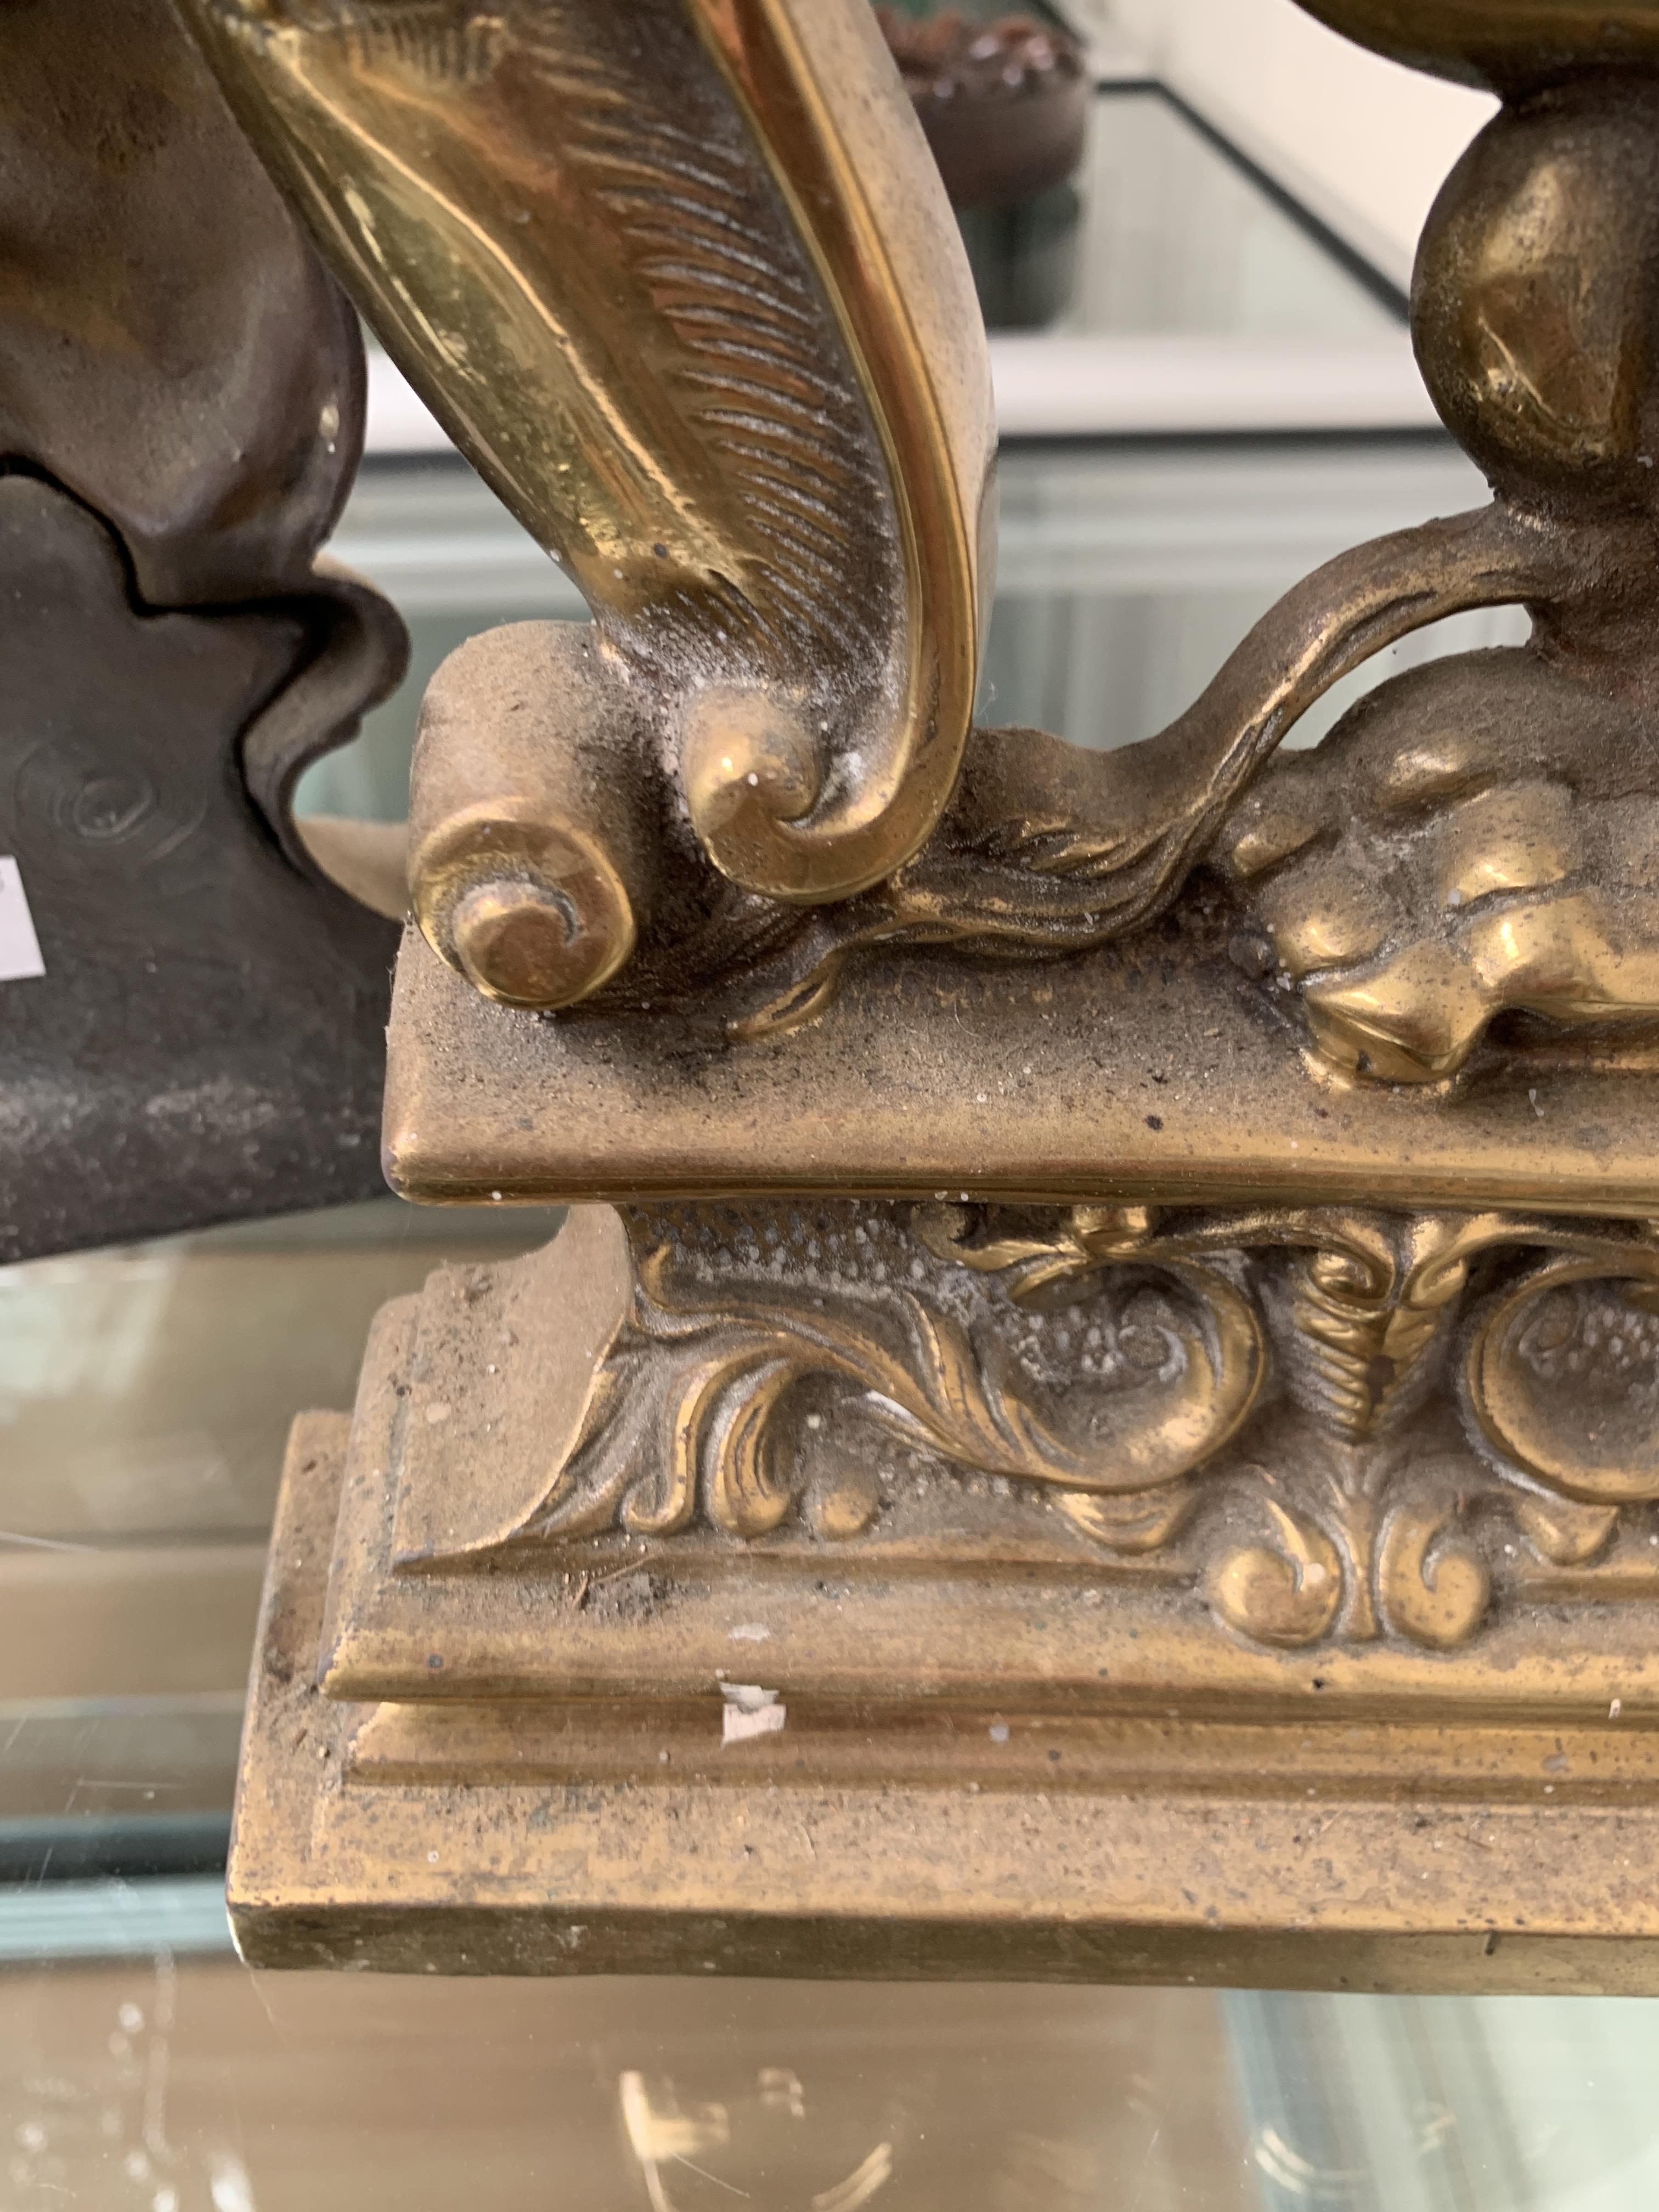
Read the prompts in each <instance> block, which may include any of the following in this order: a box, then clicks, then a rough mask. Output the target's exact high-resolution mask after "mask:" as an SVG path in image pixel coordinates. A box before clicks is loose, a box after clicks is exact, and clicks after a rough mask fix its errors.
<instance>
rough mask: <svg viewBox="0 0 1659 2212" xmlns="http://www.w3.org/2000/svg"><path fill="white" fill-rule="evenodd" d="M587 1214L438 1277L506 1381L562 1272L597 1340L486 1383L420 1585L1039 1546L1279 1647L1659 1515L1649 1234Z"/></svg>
mask: <svg viewBox="0 0 1659 2212" xmlns="http://www.w3.org/2000/svg"><path fill="white" fill-rule="evenodd" d="M565 1235H566V1237H567V1238H568V1239H570V1240H571V1243H570V1245H569V1247H568V1249H567V1250H566V1251H565V1254H564V1255H563V1259H562V1261H561V1260H560V1257H559V1255H560V1249H561V1248H560V1245H559V1244H558V1243H556V1244H555V1245H554V1246H552V1247H550V1248H549V1251H548V1252H547V1253H545V1254H541V1255H532V1258H531V1259H529V1260H527V1261H518V1262H513V1263H510V1264H509V1265H508V1266H506V1267H499V1268H496V1269H494V1270H466V1269H459V1270H447V1271H445V1273H444V1275H442V1276H441V1277H438V1278H435V1279H434V1283H435V1285H446V1284H447V1286H448V1287H447V1291H444V1292H443V1293H442V1297H447V1299H448V1301H449V1304H450V1305H451V1307H452V1308H453V1311H454V1312H455V1313H456V1314H457V1315H460V1314H465V1316H466V1319H465V1329H467V1330H470V1331H471V1333H472V1337H473V1338H476V1340H477V1344H482V1343H483V1341H484V1340H486V1339H488V1340H491V1341H495V1340H498V1339H499V1340H508V1339H510V1340H513V1342H514V1343H515V1345H520V1346H522V1348H520V1349H518V1350H515V1352H514V1354H513V1358H514V1362H515V1363H516V1365H517V1369H518V1372H519V1373H520V1376H524V1375H527V1374H528V1375H533V1373H534V1371H535V1369H536V1365H537V1361H538V1352H537V1348H536V1346H535V1344H534V1342H533V1341H532V1342H531V1343H529V1344H528V1345H524V1344H523V1338H522V1332H523V1330H524V1329H525V1328H526V1327H527V1326H528V1327H532V1328H533V1327H534V1326H535V1325H536V1324H535V1322H534V1319H533V1316H536V1315H537V1314H538V1313H539V1314H541V1315H543V1316H552V1319H550V1320H546V1319H544V1321H543V1322H542V1323H541V1326H542V1327H544V1328H556V1327H562V1328H565V1329H566V1330H568V1328H569V1327H570V1326H571V1323H570V1321H569V1316H568V1310H567V1311H563V1312H562V1310H561V1306H560V1302H559V1301H557V1300H556V1299H554V1298H551V1297H548V1296H546V1295H545V1291H544V1293H543V1295H542V1296H541V1297H539V1298H538V1297H533V1296H532V1295H530V1294H529V1293H530V1288H531V1286H532V1284H533V1282H534V1280H535V1278H536V1274H537V1272H538V1270H541V1269H544V1268H546V1267H550V1266H554V1265H558V1264H562V1265H563V1266H564V1267H565V1268H566V1270H567V1279H570V1280H572V1281H574V1280H575V1279H578V1278H580V1280H581V1281H582V1282H583V1283H584V1284H585V1285H588V1286H589V1288H590V1291H591V1296H590V1298H589V1307H590V1308H591V1310H590V1311H588V1313H587V1317H586V1319H585V1320H583V1321H582V1322H581V1323H580V1326H581V1327H582V1328H587V1329H589V1330H591V1336H590V1339H589V1341H590V1342H591V1345H592V1366H591V1370H590V1371H589V1372H588V1376H587V1380H586V1383H585V1385H584V1386H583V1387H584V1395H582V1397H581V1400H580V1404H577V1403H575V1402H574V1401H573V1402H572V1403H571V1404H570V1405H568V1407H562V1408H557V1409H555V1408H550V1406H549V1405H548V1404H547V1403H546V1402H545V1401H544V1400H538V1398H537V1396H536V1395H535V1393H534V1391H533V1390H531V1391H528V1392H526V1390H525V1389H524V1388H523V1384H522V1383H520V1385H519V1386H518V1387H517V1393H516V1395H514V1394H513V1393H511V1392H507V1393H503V1392H502V1391H501V1390H498V1391H497V1393H496V1395H495V1397H494V1398H493V1399H492V1400H491V1401H490V1402H489V1407H488V1411H489V1419H480V1420H479V1422H478V1423H477V1435H478V1437H479V1449H480V1451H481V1452H482V1453H483V1454H485V1455H486V1456H487V1460H488V1464H489V1466H490V1467H491V1468H493V1469H494V1470H495V1474H494V1475H493V1477H492V1480H490V1481H489V1482H483V1483H480V1484H477V1485H476V1486H474V1488H473V1490H472V1491H471V1492H470V1493H469V1495H468V1497H467V1498H466V1499H465V1500H464V1501H461V1502H459V1504H458V1501H457V1499H456V1498H455V1496H454V1493H453V1486H447V1488H446V1492H445V1502H444V1506H443V1521H444V1524H445V1526H444V1533H443V1535H442V1537H441V1541H411V1542H409V1543H407V1544H406V1545H405V1547H404V1553H403V1558H402V1565H403V1567H404V1570H405V1571H423V1570H424V1569H427V1568H430V1567H440V1568H441V1567H453V1566H454V1565H457V1564H459V1563H460V1562H461V1561H462V1560H464V1559H472V1560H474V1561H476V1562H477V1563H478V1564H479V1565H483V1564H486V1563H488V1562H489V1561H490V1560H501V1559H507V1558H508V1557H518V1558H520V1559H522V1558H523V1557H524V1556H525V1555H526V1553H530V1554H537V1553H539V1554H542V1555H544V1556H546V1557H549V1558H550V1559H555V1560H556V1561H558V1562H559V1563H560V1564H562V1565H565V1566H567V1567H568V1569H569V1570H570V1571H587V1569H588V1568H590V1567H599V1569H601V1570H602V1569H603V1566H604V1563H605V1559H606V1558H607V1557H608V1556H609V1553H610V1550H613V1549H614V1548H615V1547H616V1545H617V1541H619V1540H623V1539H625V1540H627V1541H629V1542H630V1543H632V1544H633V1545H635V1546H637V1545H638V1543H639V1542H640V1541H641V1540H644V1541H646V1542H647V1545H648V1547H649V1554H648V1556H649V1563H650V1565H651V1566H652V1569H653V1571H659V1572H661V1573H663V1574H665V1575H668V1576H670V1577H671V1576H672V1575H673V1573H674V1572H675V1570H676V1564H677V1561H678V1562H679V1563H680V1564H681V1565H684V1566H686V1567H688V1568H689V1567H690V1565H692V1563H693V1562H694V1561H696V1562H700V1563H702V1567H703V1568H704V1569H706V1567H707V1565H708V1558H709V1553H710V1550H711V1547H712V1548H713V1550H714V1552H715V1553H719V1552H720V1551H722V1550H731V1549H732V1548H733V1547H737V1548H748V1547H763V1548H764V1549H766V1550H769V1551H771V1552H775V1553H781V1554H783V1555H785V1556H787V1557H789V1558H793V1559H800V1558H802V1557H807V1558H812V1557H817V1558H818V1559H820V1560H824V1559H840V1560H841V1561H842V1563H843V1564H850V1563H851V1562H852V1561H854V1559H856V1557H857V1556H858V1555H859V1554H860V1552H863V1551H868V1552H870V1553H871V1554H872V1559H888V1560H895V1559H899V1558H902V1557H909V1558H912V1559H915V1558H917V1557H925V1558H926V1559H927V1561H928V1562H929V1564H930V1565H933V1566H935V1567H937V1568H939V1569H941V1570H943V1569H945V1568H948V1567H950V1566H951V1565H963V1566H966V1565H978V1566H984V1565H994V1564H995V1563H996V1562H997V1561H998V1560H1003V1561H1012V1560H1017V1559H1030V1560H1036V1561H1040V1562H1042V1563H1043V1564H1046V1565H1049V1566H1057V1567H1060V1569H1062V1570H1064V1571H1067V1572H1070V1573H1079V1572H1080V1573H1089V1572H1091V1571H1092V1572H1095V1573H1098V1574H1102V1575H1103V1576H1105V1577H1111V1576H1112V1575H1114V1574H1116V1575H1120V1576H1121V1575H1134V1574H1137V1573H1140V1574H1146V1573H1150V1574H1152V1575H1153V1576H1155V1577H1157V1578H1158V1579H1160V1580H1163V1581H1165V1582H1169V1581H1176V1582H1180V1581H1187V1582H1193V1583H1201V1584H1202V1586H1203V1587H1204V1589H1205V1590H1206V1593H1207V1595H1208V1597H1209V1600H1210V1602H1211V1604H1212V1607H1213V1609H1214V1611H1215V1612H1216V1613H1217V1614H1218V1616H1219V1618H1220V1619H1221V1620H1223V1621H1224V1622H1225V1623H1226V1624H1227V1626H1229V1627H1230V1628H1231V1629H1232V1630H1234V1631H1236V1632H1237V1633H1239V1634H1240V1635H1242V1636H1244V1637H1246V1638H1249V1639H1251V1640H1253V1641H1256V1642H1259V1643H1264V1644H1275V1645H1279V1646H1285V1647H1294V1646H1301V1645H1307V1644H1316V1643H1317V1642H1319V1641H1320V1640H1322V1639H1323V1638H1331V1637H1335V1638H1340V1639H1341V1640H1345V1641H1349V1642H1364V1641H1368V1640H1371V1639H1374V1638H1377V1637H1379V1636H1384V1635H1387V1636H1393V1637H1396V1638H1403V1639H1405V1640H1406V1641H1407V1642H1408V1643H1410V1644H1416V1645H1419V1646H1423V1647H1427V1648H1431V1649H1450V1648H1452V1647H1454V1646H1455V1645H1457V1644H1462V1643H1464V1642H1466V1641H1468V1639H1469V1638H1472V1637H1473V1636H1474V1635H1475V1634H1476V1632H1478V1631H1479V1630H1480V1626H1481V1625H1482V1623H1483V1622H1484V1621H1485V1620H1486V1619H1487V1618H1488V1617H1489V1615H1491V1614H1492V1612H1493V1610H1494V1608H1498V1607H1503V1606H1504V1603H1505V1602H1506V1601H1508V1598H1509V1596H1510V1594H1511V1593H1514V1592H1516V1591H1518V1590H1519V1589H1522V1587H1523V1585H1524V1583H1525V1577H1526V1575H1527V1574H1528V1572H1531V1571H1533V1570H1534V1569H1536V1570H1537V1571H1540V1572H1543V1571H1553V1572H1556V1573H1558V1574H1559V1573H1560V1572H1562V1571H1579V1570H1585V1569H1588V1568H1589V1566H1590V1565H1592V1564H1593V1563H1594V1562H1595V1560H1596V1559H1598V1558H1599V1557H1601V1555H1602V1554H1603V1553H1606V1552H1607V1550H1608V1548H1609V1547H1612V1546H1613V1545H1614V1544H1615V1543H1616V1542H1618V1541H1620V1538H1621V1529H1622V1524H1623V1523H1624V1522H1625V1521H1626V1518H1627V1516H1631V1515H1632V1514H1633V1513H1634V1514H1636V1515H1637V1516H1638V1520H1639V1521H1640V1522H1641V1524H1642V1531H1643V1532H1644V1531H1645V1516H1642V1515H1640V1512H1639V1509H1641V1508H1642V1507H1643V1506H1644V1505H1646V1504H1650V1502H1652V1501H1655V1500H1659V1447H1656V1444H1655V1442H1654V1436H1655V1413H1656V1408H1659V1243H1656V1241H1655V1239H1654V1238H1653V1237H1650V1235H1649V1234H1648V1233H1647V1232H1646V1231H1641V1230H1631V1231H1621V1230H1612V1231H1605V1232H1598V1231H1595V1230H1592V1229H1589V1228H1587V1227H1585V1226H1584V1225H1579V1224H1575V1223H1562V1222H1556V1221H1551V1220H1548V1219H1542V1218H1541V1219H1528V1218H1522V1217H1519V1216H1506V1215H1502V1214H1458V1213H1437V1214H1432V1215H1423V1216H1417V1217H1412V1216H1398V1215H1389V1214H1384V1213H1381V1212H1363V1211H1358V1210H1354V1209H1336V1208H1333V1209H1324V1210H1322V1209H1310V1210H1307V1211H1299V1212H1298V1211H1289V1210H1285V1211H1266V1212H1257V1213H1249V1212H1196V1211H1193V1212H1180V1211H1171V1212H1166V1213H1164V1214H1162V1215H1159V1214H1157V1213H1154V1212H1152V1211H1151V1210H1149V1209H1146V1208H1136V1207H1122V1208H1115V1207H1104V1206H1077V1207H1073V1208H1070V1209H1066V1210H1058V1209H1055V1208H1053V1207H1048V1208H1035V1207H1025V1208H1016V1207H1004V1206H981V1205H973V1204H964V1203H959V1202H951V1201H950V1200H944V1199H941V1200H936V1201H933V1202H931V1203H928V1204H922V1205H914V1206H900V1205H890V1204H878V1203H870V1202H861V1201H857V1200H835V1201H830V1202H826V1203H823V1204H818V1205H814V1204H811V1203H810V1202H808V1203H804V1204H800V1205H796V1206H791V1205H790V1204H788V1203H787V1202H782V1203H777V1204H745V1205H733V1206H665V1207H660V1208H651V1209H646V1208H637V1209H629V1210H627V1212H626V1213H625V1214H619V1213H617V1212H612V1211H611V1209H610V1208H607V1207H586V1208H580V1209H578V1211H577V1212H576V1214H575V1215H574V1217H573V1221H572V1225H571V1227H570V1228H569V1229H568V1230H567V1231H566V1232H565ZM595 1285H597V1286H598V1287H597V1289H595V1288H594V1287H593V1286H595ZM606 1285H611V1286H613V1287H611V1288H607V1287H606ZM432 1297H434V1291H433V1290H432V1289H429V1290H428V1300H430V1299H432ZM441 1302H442V1300H440V1303H441ZM526 1316H529V1317H531V1318H530V1319H529V1321H528V1322H527V1321H526ZM469 1341H470V1340H469ZM475 1349H476V1346H475ZM476 1370H477V1361H476V1360H475V1361H474V1363H473V1370H471V1371H476ZM448 1371H449V1372H451V1373H452V1374H453V1376H455V1377H457V1378H459V1377H464V1376H465V1374H466V1373H467V1372H468V1371H469V1370H468V1368H467V1365H466V1359H465V1356H461V1357H460V1358H459V1364H453V1365H452V1368H451V1369H450V1370H448ZM488 1372H489V1374H491V1375H494V1374H495V1372H496V1369H495V1366H494V1365H493V1364H492V1365H491V1366H490V1367H489V1370H488ZM462 1387H463V1388H465V1387H466V1386H465V1383H463V1384H462ZM481 1387H483V1386H481ZM452 1389H453V1384H452V1383H449V1382H445V1381H443V1380H442V1378H441V1377H440V1378H439V1379H438V1380H436V1381H434V1382H432V1383H430V1385H429V1388H428V1396H430V1395H433V1394H434V1393H435V1392H438V1391H440V1390H441V1391H442V1392H444V1393H445V1394H449V1393H451V1392H452ZM481 1402H482V1401H481ZM441 1411H442V1413H443V1416H444V1419H445V1423H446V1428H447V1441H446V1443H445V1445H444V1449H445V1450H446V1451H447V1452H452V1453H453V1449H454V1437H455V1431H453V1429H450V1428H448V1426H447V1425H448V1422H449V1417H450V1413H451V1407H450V1403H449V1396H448V1395H445V1396H444V1398H443V1401H442V1406H441ZM410 1434H411V1436H412V1437H414V1438H415V1439H416V1443H418V1442H419V1440H420V1439H422V1437H424V1435H425V1434H426V1430H425V1425H424V1423H423V1421H422V1419H419V1418H416V1417H415V1416H411V1421H410ZM550 1437H556V1438H562V1442H559V1443H556V1445H555V1446H554V1447H553V1448H552V1449H550V1448H549V1442H548V1440H549V1438H550ZM410 1449H415V1446H411V1447H410ZM458 1510H459V1511H461V1512H463V1513H464V1514H467V1515H470V1516H471V1520H470V1521H469V1522H466V1523H465V1525H461V1526H458V1525H457V1523H456V1521H455V1517H454V1516H455V1515H456V1513H457V1511H458ZM412 1525H413V1522H411V1521H410V1519H409V1518H408V1517H407V1516H406V1517H405V1521H404V1526H405V1528H408V1527H410V1526H412ZM1634 1528H1635V1524H1634V1523H1632V1531H1634ZM628 1557H629V1559H631V1560H632V1562H633V1564H634V1565H635V1566H637V1565H638V1564H639V1554H638V1553H637V1551H635V1552H630V1553H629V1554H628ZM1091 1562H1092V1563H1093V1564H1092V1566H1091ZM1114 1563H1115V1565H1114ZM1589 1588H1590V1585H1589V1584H1588V1583H1587V1584H1586V1589H1587V1591H1588V1590H1589Z"/></svg>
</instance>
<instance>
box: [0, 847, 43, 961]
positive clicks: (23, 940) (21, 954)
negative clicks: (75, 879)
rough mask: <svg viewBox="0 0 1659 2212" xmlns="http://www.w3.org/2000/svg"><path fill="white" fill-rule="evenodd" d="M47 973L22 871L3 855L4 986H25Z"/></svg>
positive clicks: (0, 935) (0, 943)
mask: <svg viewBox="0 0 1659 2212" xmlns="http://www.w3.org/2000/svg"><path fill="white" fill-rule="evenodd" d="M45 974H46V962H45V961H44V960H43V959H42V958H41V957H40V939H39V938H38V937H37V936H36V935H35V933H34V916H33V915H32V914H31V913H30V912H29V902H28V894H27V892H26V891H25V890H24V889H23V877H22V872H21V869H20V868H19V867H18V865H17V863H16V861H15V860H10V859H9V858H7V857H5V856H4V855H0V983H21V982H23V981H26V980H27V978H28V977H30V976H32V975H45Z"/></svg>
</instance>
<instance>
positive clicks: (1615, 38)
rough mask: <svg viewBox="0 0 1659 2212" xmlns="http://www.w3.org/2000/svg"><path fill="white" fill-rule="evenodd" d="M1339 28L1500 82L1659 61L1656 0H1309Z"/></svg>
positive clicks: (1437, 65)
mask: <svg viewBox="0 0 1659 2212" xmlns="http://www.w3.org/2000/svg"><path fill="white" fill-rule="evenodd" d="M1301 5H1302V6H1303V7H1304V8H1305V9H1307V10H1308V12H1309V14H1310V15H1317V16H1318V17H1319V19H1320V21H1322V22H1324V23H1328V24H1329V25H1330V27H1331V28H1332V29H1333V30H1334V31H1340V32H1341V33H1343V34H1344V35H1345V37H1347V38H1350V39H1355V40H1358V42H1359V44H1360V45H1361V46H1375V47H1376V50H1377V52H1379V53H1384V54H1388V55H1389V56H1390V57H1391V58H1393V59H1394V60H1395V61H1397V62H1408V63H1409V64H1411V66H1412V67H1413V69H1421V70H1434V71H1435V72H1436V73H1437V74H1438V75H1440V76H1452V77H1459V78H1462V80H1463V81H1464V82H1467V83H1475V84H1486V85H1491V86H1492V88H1494V89H1495V90H1498V91H1500V92H1516V91H1523V90H1526V89H1528V88H1531V87H1533V86H1535V85H1539V84H1543V83H1547V82H1549V81H1550V80H1551V79H1552V78H1553V77H1557V76H1561V75H1563V74H1564V73H1565V72H1566V71H1567V70H1576V69H1585V68H1597V67H1600V68H1609V67H1611V68H1626V69H1628V68H1631V67H1632V66H1636V67H1647V68H1652V67H1653V66H1654V65H1655V64H1656V63H1659V7H1655V6H1654V5H1653V0H1301Z"/></svg>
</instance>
